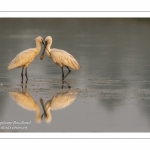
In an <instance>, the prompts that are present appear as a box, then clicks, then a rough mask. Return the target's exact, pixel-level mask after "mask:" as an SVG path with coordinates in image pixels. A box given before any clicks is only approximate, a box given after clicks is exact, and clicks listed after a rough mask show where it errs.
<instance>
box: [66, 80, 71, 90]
mask: <svg viewBox="0 0 150 150" xmlns="http://www.w3.org/2000/svg"><path fill="white" fill-rule="evenodd" d="M64 83H66V84H67V86H68V88H71V86H70V85H69V84H68V83H67V81H65V80H64Z"/></svg>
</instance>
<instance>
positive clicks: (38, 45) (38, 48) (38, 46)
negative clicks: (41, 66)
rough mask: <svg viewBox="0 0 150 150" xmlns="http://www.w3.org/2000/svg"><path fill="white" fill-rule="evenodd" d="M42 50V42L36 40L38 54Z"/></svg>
mask: <svg viewBox="0 0 150 150" xmlns="http://www.w3.org/2000/svg"><path fill="white" fill-rule="evenodd" d="M40 51H41V43H40V42H36V55H38V54H39V53H40Z"/></svg>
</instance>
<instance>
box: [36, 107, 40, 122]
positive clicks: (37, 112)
mask: <svg viewBox="0 0 150 150" xmlns="http://www.w3.org/2000/svg"><path fill="white" fill-rule="evenodd" d="M35 111H36V120H37V121H38V122H40V117H41V110H40V108H39V106H36V110H35Z"/></svg>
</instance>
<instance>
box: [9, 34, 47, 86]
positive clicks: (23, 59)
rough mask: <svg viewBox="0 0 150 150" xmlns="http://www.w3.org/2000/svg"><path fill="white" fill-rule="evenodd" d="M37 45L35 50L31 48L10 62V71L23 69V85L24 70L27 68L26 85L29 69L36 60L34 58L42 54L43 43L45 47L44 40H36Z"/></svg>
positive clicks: (39, 38) (38, 38) (40, 38)
mask: <svg viewBox="0 0 150 150" xmlns="http://www.w3.org/2000/svg"><path fill="white" fill-rule="evenodd" d="M35 43H36V47H35V48H29V49H27V50H24V51H22V52H20V53H19V54H18V55H17V56H16V57H15V58H14V59H13V60H12V61H11V62H10V64H9V66H8V70H11V69H14V68H20V67H22V72H21V77H22V82H21V83H23V70H24V68H25V76H26V83H27V81H28V75H27V68H28V66H29V65H30V63H31V62H32V61H33V60H34V58H35V57H36V56H37V55H38V54H39V53H40V51H41V43H42V44H43V45H44V42H43V38H42V37H41V36H38V37H37V38H36V39H35Z"/></svg>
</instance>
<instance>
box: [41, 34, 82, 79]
mask: <svg viewBox="0 0 150 150" xmlns="http://www.w3.org/2000/svg"><path fill="white" fill-rule="evenodd" d="M51 45H52V37H51V36H47V37H46V38H45V46H44V49H43V52H42V55H41V57H40V59H41V60H42V59H43V58H44V52H45V51H46V54H47V56H48V57H51V58H52V60H53V61H54V63H56V64H57V65H58V66H60V67H61V70H62V80H64V79H65V78H66V77H67V76H68V75H69V73H70V72H71V70H70V68H72V69H74V70H79V69H80V65H79V63H78V62H77V60H76V59H75V58H74V57H73V56H72V55H71V54H69V53H68V52H66V51H64V50H61V49H56V48H51ZM63 67H66V68H67V69H68V73H67V74H66V75H64V71H63Z"/></svg>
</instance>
